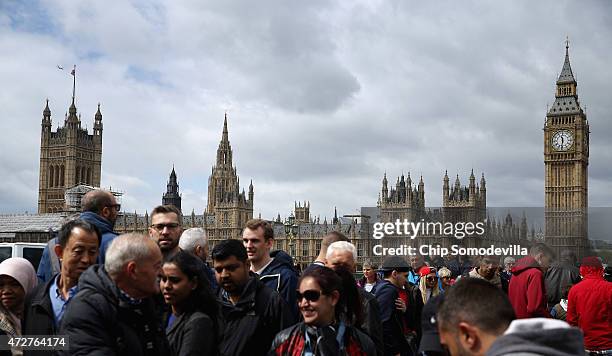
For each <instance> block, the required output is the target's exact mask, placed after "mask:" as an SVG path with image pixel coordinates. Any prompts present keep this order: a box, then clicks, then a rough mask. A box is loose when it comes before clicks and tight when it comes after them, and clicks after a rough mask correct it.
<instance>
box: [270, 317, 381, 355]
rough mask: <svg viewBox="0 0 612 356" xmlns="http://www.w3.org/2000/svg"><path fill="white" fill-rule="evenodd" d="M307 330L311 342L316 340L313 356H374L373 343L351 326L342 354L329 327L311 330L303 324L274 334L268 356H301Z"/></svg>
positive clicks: (334, 331)
mask: <svg viewBox="0 0 612 356" xmlns="http://www.w3.org/2000/svg"><path fill="white" fill-rule="evenodd" d="M307 328H308V330H309V337H311V340H313V342H314V341H315V340H316V347H315V348H316V350H312V351H314V354H315V356H339V355H350V356H359V355H367V356H371V355H376V347H374V343H372V340H370V338H369V337H368V335H366V334H365V333H363V332H361V331H359V329H357V328H354V327H352V326H347V327H346V331H345V333H344V352H343V353H341V352H340V350H338V346H339V345H338V343H337V342H336V337H337V332H336V329H334V328H331V327H329V326H328V327H324V328H312V327H308V326H306V324H304V322H300V323H298V324H295V325H293V326H291V327H289V328H286V329H284V330H283V331H281V332H279V333H278V334H276V337H275V338H274V342H273V343H272V347H271V348H270V352H269V353H268V355H270V356H273V355H279V354H280V355H284V356H288V355H303V353H304V346H305V339H306V337H305V333H306V330H307Z"/></svg>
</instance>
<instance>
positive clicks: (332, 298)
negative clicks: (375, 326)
mask: <svg viewBox="0 0 612 356" xmlns="http://www.w3.org/2000/svg"><path fill="white" fill-rule="evenodd" d="M297 300H298V307H299V309H300V312H301V313H302V316H303V318H304V321H302V322H300V323H298V324H296V325H294V326H292V327H290V328H287V329H285V330H283V331H281V332H279V333H278V334H276V338H275V339H274V342H273V343H272V348H271V350H270V355H291V356H298V355H315V356H316V355H320V356H325V355H375V354H376V348H375V346H374V343H373V342H372V340H371V339H370V338H369V337H368V336H367V335H366V334H364V333H363V332H361V331H360V330H358V329H357V328H356V327H355V325H360V324H361V320H362V318H363V316H362V310H361V308H362V307H361V301H360V299H359V292H358V291H357V286H356V284H355V279H354V278H353V275H352V273H350V272H349V271H348V270H347V269H345V268H343V267H340V268H338V269H336V270H335V271H334V270H331V269H329V268H327V267H318V268H312V269H310V270H307V271H306V272H304V274H303V275H302V277H301V278H300V281H299V283H298V291H297Z"/></svg>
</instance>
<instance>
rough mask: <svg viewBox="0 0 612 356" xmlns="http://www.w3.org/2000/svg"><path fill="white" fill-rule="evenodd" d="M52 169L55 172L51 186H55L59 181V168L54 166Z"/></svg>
mask: <svg viewBox="0 0 612 356" xmlns="http://www.w3.org/2000/svg"><path fill="white" fill-rule="evenodd" d="M53 171H54V172H55V181H54V184H53V186H54V187H57V186H59V181H60V180H59V171H60V170H59V167H58V166H55V169H53Z"/></svg>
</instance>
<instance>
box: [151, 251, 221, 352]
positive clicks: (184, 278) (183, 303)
mask: <svg viewBox="0 0 612 356" xmlns="http://www.w3.org/2000/svg"><path fill="white" fill-rule="evenodd" d="M162 272H163V273H162V276H161V279H160V282H159V287H160V289H161V292H162V294H163V296H164V301H165V302H166V303H167V304H169V305H170V307H171V309H172V311H171V313H170V314H169V316H168V319H167V323H166V325H167V326H166V335H167V338H168V343H169V344H170V347H171V348H172V351H173V353H174V355H176V356H187V355H214V354H216V347H217V335H216V330H217V329H218V328H217V314H218V305H217V300H216V299H215V296H214V295H213V293H212V291H211V289H210V285H209V283H208V279H207V278H206V275H205V272H204V268H203V266H202V261H201V260H200V259H198V258H197V257H195V256H193V255H192V254H190V253H188V252H185V251H179V252H178V253H177V254H175V255H174V256H172V257H171V258H170V259H169V260H168V261H166V262H164V265H163V266H162Z"/></svg>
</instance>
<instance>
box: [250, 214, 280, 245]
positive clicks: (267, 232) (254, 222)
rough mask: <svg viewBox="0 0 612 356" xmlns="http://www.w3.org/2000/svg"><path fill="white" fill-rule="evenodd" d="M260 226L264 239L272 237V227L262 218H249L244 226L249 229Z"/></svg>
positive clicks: (252, 229) (253, 229) (255, 228)
mask: <svg viewBox="0 0 612 356" xmlns="http://www.w3.org/2000/svg"><path fill="white" fill-rule="evenodd" d="M260 227H261V228H262V229H263V233H264V239H265V240H266V241H268V240H270V239H273V238H274V229H273V228H272V225H271V224H270V223H269V222H268V221H266V220H263V219H251V220H249V221H247V223H246V228H247V229H249V230H251V231H255V230H257V229H259V228H260Z"/></svg>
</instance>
